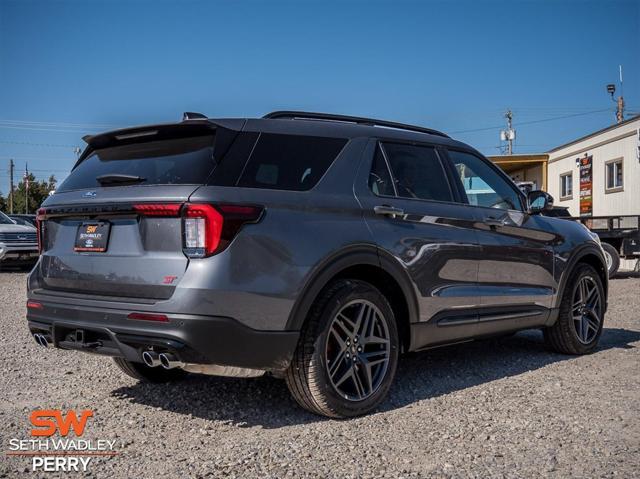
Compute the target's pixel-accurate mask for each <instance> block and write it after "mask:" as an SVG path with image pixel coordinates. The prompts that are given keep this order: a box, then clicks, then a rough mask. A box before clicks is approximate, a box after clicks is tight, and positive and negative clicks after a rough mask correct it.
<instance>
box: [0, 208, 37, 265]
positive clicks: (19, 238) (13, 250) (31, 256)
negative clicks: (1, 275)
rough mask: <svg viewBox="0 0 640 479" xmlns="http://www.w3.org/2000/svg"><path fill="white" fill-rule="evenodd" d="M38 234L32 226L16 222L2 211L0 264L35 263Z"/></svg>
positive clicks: (0, 213)
mask: <svg viewBox="0 0 640 479" xmlns="http://www.w3.org/2000/svg"><path fill="white" fill-rule="evenodd" d="M37 259H38V235H37V232H36V229H35V228H34V227H32V226H23V225H19V224H16V223H15V222H14V221H13V220H12V219H11V218H9V217H8V216H7V215H5V214H4V213H2V212H0V266H4V265H6V264H15V265H17V264H28V263H35V262H36V260H37Z"/></svg>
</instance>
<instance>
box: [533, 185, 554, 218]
mask: <svg viewBox="0 0 640 479" xmlns="http://www.w3.org/2000/svg"><path fill="white" fill-rule="evenodd" d="M527 199H528V200H529V213H530V214H538V213H542V212H543V211H548V210H550V209H551V208H553V196H551V195H550V194H549V193H547V192H546V191H542V190H535V191H530V192H529V194H528V195H527Z"/></svg>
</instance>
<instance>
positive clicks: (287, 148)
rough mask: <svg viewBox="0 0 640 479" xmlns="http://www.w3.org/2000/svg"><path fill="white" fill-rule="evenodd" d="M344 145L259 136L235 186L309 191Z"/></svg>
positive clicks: (342, 141) (309, 138) (327, 140)
mask: <svg viewBox="0 0 640 479" xmlns="http://www.w3.org/2000/svg"><path fill="white" fill-rule="evenodd" d="M346 143H347V140H345V139H342V138H323V137H315V136H294V135H276V134H270V133H263V134H262V135H260V138H259V140H258V143H257V144H256V146H255V148H254V150H253V153H252V154H251V157H250V158H249V161H248V162H247V164H246V165H245V168H244V171H243V172H242V175H241V176H240V179H239V180H238V186H244V187H248V188H268V189H275V190H294V191H305V190H309V189H311V188H313V187H314V186H315V185H316V183H318V181H319V180H320V178H321V177H322V175H324V173H325V172H326V171H327V169H328V168H329V166H331V164H332V163H333V161H334V160H335V159H336V157H337V156H338V154H339V153H340V151H341V150H342V148H343V147H344V145H345V144H346Z"/></svg>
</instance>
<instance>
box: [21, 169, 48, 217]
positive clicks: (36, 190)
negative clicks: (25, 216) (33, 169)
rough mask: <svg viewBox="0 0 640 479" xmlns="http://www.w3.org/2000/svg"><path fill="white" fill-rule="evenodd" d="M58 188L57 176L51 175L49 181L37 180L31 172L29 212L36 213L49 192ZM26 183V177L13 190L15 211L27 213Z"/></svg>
mask: <svg viewBox="0 0 640 479" xmlns="http://www.w3.org/2000/svg"><path fill="white" fill-rule="evenodd" d="M55 189H56V177H55V176H53V175H51V176H50V177H49V180H48V181H45V180H41V181H37V180H36V177H35V176H33V174H32V173H29V208H28V212H29V213H31V214H34V213H36V211H38V208H40V205H41V204H42V202H43V201H44V200H45V199H47V197H48V196H49V192H51V191H53V190H55ZM25 201H26V185H25V181H24V179H23V180H22V181H20V183H18V187H17V188H16V189H15V190H14V192H13V212H14V213H21V214H22V213H25V212H27V209H26V208H25Z"/></svg>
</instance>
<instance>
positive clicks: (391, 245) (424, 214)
mask: <svg viewBox="0 0 640 479" xmlns="http://www.w3.org/2000/svg"><path fill="white" fill-rule="evenodd" d="M376 148H377V147H376V144H375V142H372V143H371V144H370V145H369V147H368V148H367V151H366V153H365V154H367V155H368V156H366V157H365V160H366V161H363V162H362V164H361V167H360V170H359V174H358V178H357V181H356V184H355V185H354V187H355V194H356V196H357V198H358V200H359V201H360V203H361V205H362V208H363V214H364V218H365V220H366V223H367V225H368V227H369V228H370V230H371V233H372V235H373V238H374V241H375V242H376V244H377V245H378V247H379V248H381V250H382V251H383V252H386V253H388V254H389V255H391V256H393V257H394V258H395V260H396V261H398V263H399V264H400V265H401V266H402V267H403V269H405V270H406V271H407V273H408V275H409V277H410V278H411V280H412V282H413V286H414V288H415V290H416V295H417V298H418V303H419V308H420V315H419V316H420V320H419V323H420V324H422V325H423V326H424V328H423V327H421V328H420V330H421V334H420V335H419V336H418V340H417V341H418V343H420V344H413V345H412V348H414V349H415V348H418V347H422V346H424V345H426V343H429V344H434V343H440V342H450V341H455V340H457V339H459V338H465V337H469V336H473V334H474V332H475V330H474V328H475V319H476V317H477V316H476V311H475V308H476V307H477V306H479V304H480V298H479V295H478V291H477V275H478V260H479V258H480V251H479V250H480V248H479V246H478V242H477V237H476V233H475V230H474V228H475V225H476V223H477V221H476V218H475V216H474V214H473V212H472V210H473V208H469V207H468V206H466V205H462V204H456V203H453V202H440V201H427V200H422V199H416V198H400V197H394V196H389V195H385V196H383V195H380V194H379V195H376V194H374V193H373V192H372V188H373V189H374V190H375V191H377V192H378V193H380V192H387V193H392V194H393V192H394V190H395V191H397V184H395V186H396V188H395V189H394V188H391V187H390V185H389V183H388V181H389V178H388V174H385V172H384V171H383V170H380V171H377V170H375V164H376V160H377V161H380V160H381V157H380V152H379V151H378V157H377V159H376V158H375V156H376V155H375V153H376ZM372 163H373V164H374V171H377V174H374V176H375V177H376V178H375V182H374V183H372V188H370V187H369V183H368V176H369V172H370V171H371V165H372ZM425 168H434V165H425ZM430 171H432V172H433V171H434V170H430ZM434 174H435V173H434ZM438 174H442V175H444V173H438ZM443 178H445V177H444V176H443ZM391 181H395V178H393V179H392V180H391ZM444 181H446V179H444ZM404 187H405V188H406V189H407V190H409V191H411V192H420V194H425V195H426V194H429V193H428V192H427V190H428V188H424V187H422V186H421V185H414V184H411V185H406V184H405V185H404ZM434 194H439V193H437V192H435V193H434ZM454 313H455V314H456V315H457V316H458V317H463V316H466V319H467V321H459V322H458V323H457V324H453V323H452V324H445V323H443V324H441V325H440V326H438V321H437V320H438V319H439V318H440V317H442V316H443V315H445V316H446V315H447V314H454ZM414 339H415V338H414Z"/></svg>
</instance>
